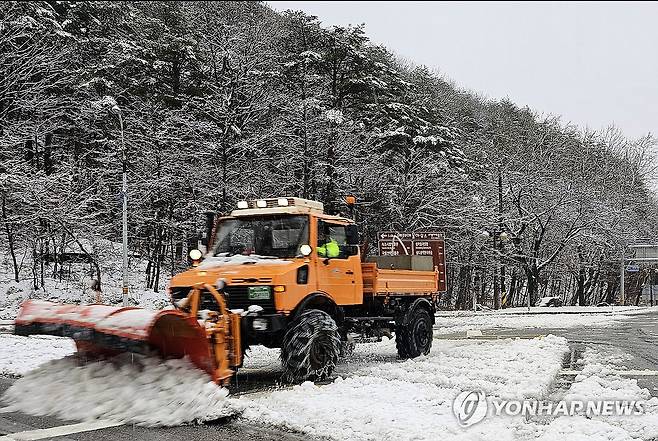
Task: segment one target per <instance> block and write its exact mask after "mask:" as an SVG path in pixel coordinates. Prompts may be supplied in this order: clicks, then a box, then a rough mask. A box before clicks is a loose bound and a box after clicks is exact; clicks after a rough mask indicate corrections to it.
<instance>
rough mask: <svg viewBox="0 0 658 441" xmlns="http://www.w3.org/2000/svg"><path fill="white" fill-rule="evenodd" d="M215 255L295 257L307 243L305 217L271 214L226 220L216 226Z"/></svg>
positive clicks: (306, 222) (306, 221)
mask: <svg viewBox="0 0 658 441" xmlns="http://www.w3.org/2000/svg"><path fill="white" fill-rule="evenodd" d="M216 242H217V245H216V246H215V250H214V255H215V256H218V255H222V256H233V255H236V254H241V255H245V256H263V257H297V256H299V255H301V253H300V252H299V247H300V246H302V245H304V244H308V217H307V216H290V215H273V216H254V217H244V218H242V217H241V218H237V219H227V220H224V221H223V222H221V223H220V224H219V228H218V230H217V240H216Z"/></svg>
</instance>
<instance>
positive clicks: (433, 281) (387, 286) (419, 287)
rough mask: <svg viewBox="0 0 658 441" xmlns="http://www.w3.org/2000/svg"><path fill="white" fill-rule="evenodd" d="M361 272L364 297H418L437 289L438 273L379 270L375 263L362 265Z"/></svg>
mask: <svg viewBox="0 0 658 441" xmlns="http://www.w3.org/2000/svg"><path fill="white" fill-rule="evenodd" d="M361 271H362V274H363V293H364V294H366V295H368V294H369V295H388V294H401V295H404V294H408V295H418V294H428V293H435V292H437V291H438V289H439V285H438V283H439V282H438V281H439V273H438V271H411V270H395V269H381V268H377V264H376V263H362V264H361Z"/></svg>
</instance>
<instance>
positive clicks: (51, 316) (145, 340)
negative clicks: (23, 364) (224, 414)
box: [14, 300, 215, 379]
mask: <svg viewBox="0 0 658 441" xmlns="http://www.w3.org/2000/svg"><path fill="white" fill-rule="evenodd" d="M14 333H15V334H17V335H24V336H27V335H34V334H47V335H56V336H60V337H70V338H72V339H73V340H75V342H76V345H77V347H78V351H79V352H84V353H92V354H98V355H115V354H118V353H120V352H126V351H128V352H135V353H140V354H145V355H148V354H152V353H153V352H156V353H158V354H159V355H160V356H161V357H163V358H182V357H185V356H188V357H189V358H190V360H191V361H192V362H193V363H194V364H195V365H196V366H197V367H198V368H199V369H202V370H204V371H206V372H207V373H208V374H209V375H210V376H214V373H215V362H214V358H213V355H212V351H211V348H210V345H209V344H208V338H207V336H206V332H205V330H204V328H202V327H201V326H200V325H199V324H198V322H197V321H196V320H195V319H194V318H191V317H189V316H187V315H185V314H183V313H181V312H179V311H176V310H162V311H150V310H147V309H142V308H133V307H125V308H117V307H113V306H105V305H87V306H78V305H62V304H58V303H52V302H45V301H38V300H28V301H26V302H24V303H23V305H22V306H21V310H20V312H19V314H18V316H17V317H16V321H15V327H14ZM213 379H214V378H213Z"/></svg>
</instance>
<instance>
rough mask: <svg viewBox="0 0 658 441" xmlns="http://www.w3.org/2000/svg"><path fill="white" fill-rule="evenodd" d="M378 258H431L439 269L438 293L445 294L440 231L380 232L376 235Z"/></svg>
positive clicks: (443, 242) (442, 245) (444, 270)
mask: <svg viewBox="0 0 658 441" xmlns="http://www.w3.org/2000/svg"><path fill="white" fill-rule="evenodd" d="M377 243H378V246H379V247H378V248H379V255H380V256H404V255H411V256H432V260H433V265H434V266H435V267H437V268H438V269H439V291H440V292H445V291H446V290H447V285H446V263H445V234H444V233H443V232H442V231H414V232H401V231H380V232H379V233H377Z"/></svg>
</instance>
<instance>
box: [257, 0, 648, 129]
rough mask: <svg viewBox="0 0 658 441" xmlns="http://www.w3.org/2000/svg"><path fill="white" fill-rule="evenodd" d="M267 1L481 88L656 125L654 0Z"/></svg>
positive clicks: (578, 117)
mask: <svg viewBox="0 0 658 441" xmlns="http://www.w3.org/2000/svg"><path fill="white" fill-rule="evenodd" d="M268 3H269V5H270V6H272V7H273V8H274V9H277V10H285V9H299V10H303V11H305V12H307V13H310V14H312V15H317V16H318V17H319V18H320V20H321V21H322V23H323V25H324V26H331V25H347V24H360V23H365V25H366V27H365V29H366V33H367V34H368V36H369V37H370V38H371V39H372V40H373V41H374V42H376V43H381V44H384V45H385V46H387V47H388V48H389V49H391V50H392V51H394V52H395V53H397V54H398V55H400V56H401V57H403V58H406V59H408V60H410V61H413V62H416V63H418V64H424V65H427V66H429V67H431V68H436V69H438V70H439V71H440V72H441V73H442V74H443V75H444V76H445V77H447V78H450V79H452V80H453V81H455V82H456V83H457V84H458V85H459V86H460V87H463V88H466V89H469V90H472V91H475V92H478V93H481V94H483V95H485V96H488V97H491V98H503V97H509V98H510V99H511V100H512V101H513V102H515V103H516V104H517V105H519V106H525V105H527V106H529V107H530V108H532V109H534V110H536V111H538V112H541V113H550V114H556V115H562V117H563V120H564V121H565V122H568V121H571V122H573V123H575V124H578V125H579V126H582V127H584V126H588V127H590V128H592V129H600V128H602V127H605V126H608V125H609V124H612V123H614V124H615V125H617V126H618V127H620V128H621V129H622V130H623V131H624V132H625V133H626V134H627V135H628V136H631V137H639V136H642V135H645V134H646V133H647V132H652V133H653V134H655V135H658V3H631V2H625V3H596V2H590V3H588V2H585V3H493V2H483V3H461V2H450V3H443V2H305V1H300V2H295V1H271V2H268Z"/></svg>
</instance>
